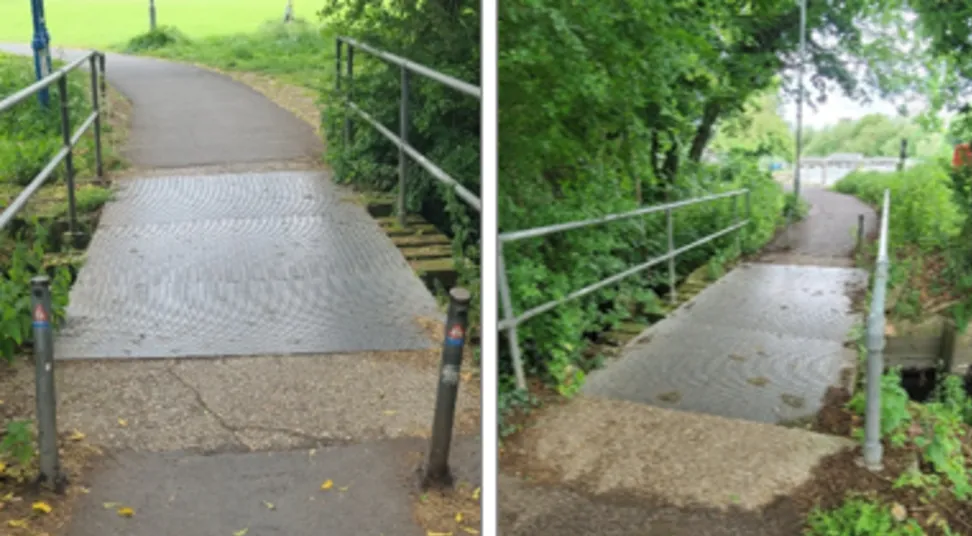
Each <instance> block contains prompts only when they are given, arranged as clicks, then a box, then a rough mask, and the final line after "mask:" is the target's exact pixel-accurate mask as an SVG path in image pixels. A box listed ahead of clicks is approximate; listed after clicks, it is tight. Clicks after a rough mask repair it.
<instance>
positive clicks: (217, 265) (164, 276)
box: [56, 172, 438, 359]
mask: <svg viewBox="0 0 972 536" xmlns="http://www.w3.org/2000/svg"><path fill="white" fill-rule="evenodd" d="M87 258H88V260H87V262H86V264H85V266H84V267H83V268H82V269H81V272H80V274H79V276H78V280H77V282H76V283H75V286H74V288H73V289H72V291H71V304H70V306H69V307H68V320H67V323H66V325H65V328H64V330H63V331H62V332H61V334H60V336H59V337H58V340H57V347H56V352H57V356H58V357H59V358H62V359H72V358H124V357H153V358H159V357H184V356H194V357H201V356H229V355H262V354H296V353H331V352H354V351H367V350H402V349H415V348H427V347H429V345H430V343H429V341H428V340H427V339H426V338H425V337H424V335H423V334H422V332H421V329H420V328H419V326H418V325H417V324H416V323H415V318H417V317H421V316H435V315H437V314H438V312H437V307H436V304H435V301H434V299H433V298H432V296H431V295H430V294H429V292H428V290H427V289H426V288H425V287H424V285H423V284H422V282H421V281H420V280H419V279H418V277H417V276H416V275H415V274H414V272H412V270H411V268H409V266H408V265H407V263H406V262H405V260H404V258H403V257H402V256H401V254H400V253H399V252H398V250H397V249H396V248H395V246H394V244H392V242H391V240H389V239H388V237H387V236H385V234H384V233H383V232H382V231H381V229H380V228H379V227H378V225H377V224H376V223H375V221H374V220H372V219H371V217H370V216H369V215H368V214H367V213H366V212H365V211H364V209H363V208H362V207H360V206H358V205H356V204H354V203H351V202H349V201H346V200H345V197H344V195H343V194H342V192H341V190H340V189H339V188H337V187H335V186H333V185H331V184H330V182H329V181H328V180H327V177H326V176H325V175H324V174H323V173H322V172H276V173H263V174H233V175H217V176H191V177H165V178H153V179H143V180H132V181H126V182H125V183H123V184H122V185H121V187H120V191H119V193H118V195H117V199H116V200H114V201H112V202H110V203H109V204H108V205H107V206H106V207H105V209H104V212H103V216H102V220H101V223H100V225H99V227H98V230H97V232H96V233H95V236H94V239H93V240H92V242H91V244H90V246H89V249H88V255H87Z"/></svg>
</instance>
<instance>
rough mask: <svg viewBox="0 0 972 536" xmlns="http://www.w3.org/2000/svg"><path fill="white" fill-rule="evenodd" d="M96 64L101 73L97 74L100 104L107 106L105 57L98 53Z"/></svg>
mask: <svg viewBox="0 0 972 536" xmlns="http://www.w3.org/2000/svg"><path fill="white" fill-rule="evenodd" d="M98 64H99V66H100V67H101V72H99V73H98V78H99V83H100V84H101V102H103V103H105V104H106V105H107V104H108V81H107V80H106V79H105V55H104V54H103V53H100V52H99V53H98Z"/></svg>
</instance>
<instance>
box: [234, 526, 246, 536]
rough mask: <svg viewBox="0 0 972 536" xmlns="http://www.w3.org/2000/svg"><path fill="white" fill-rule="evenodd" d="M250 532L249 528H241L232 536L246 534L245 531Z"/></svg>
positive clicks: (244, 535)
mask: <svg viewBox="0 0 972 536" xmlns="http://www.w3.org/2000/svg"><path fill="white" fill-rule="evenodd" d="M247 532H250V529H249V528H245V529H241V530H238V531H236V532H234V533H233V536H246V533H247Z"/></svg>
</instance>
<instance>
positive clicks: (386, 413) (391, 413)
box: [382, 409, 398, 415]
mask: <svg viewBox="0 0 972 536" xmlns="http://www.w3.org/2000/svg"><path fill="white" fill-rule="evenodd" d="M382 413H384V414H385V415H394V414H396V413H398V412H397V411H395V410H393V409H386V410H385V411H383V412H382Z"/></svg>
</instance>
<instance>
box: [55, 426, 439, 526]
mask: <svg viewBox="0 0 972 536" xmlns="http://www.w3.org/2000/svg"><path fill="white" fill-rule="evenodd" d="M423 447H424V445H423V444H422V442H416V441H415V440H400V441H395V442H383V443H373V444H370V443H361V444H358V445H353V446H343V447H333V448H323V449H318V450H316V451H314V452H313V453H311V452H310V451H308V450H293V451H288V452H260V453H225V454H217V455H211V456H200V455H193V454H189V453H179V452H172V453H156V454H152V453H133V452H128V453H122V454H118V455H116V456H113V457H112V458H111V459H110V460H107V461H106V462H105V463H104V465H103V467H102V468H101V469H100V470H99V472H98V473H96V474H94V475H92V476H91V477H90V489H91V492H90V493H89V494H87V495H85V496H84V497H83V498H82V499H81V503H80V504H79V508H78V512H77V514H76V517H75V518H74V523H72V525H71V529H70V530H69V532H68V535H69V536H112V535H119V536H121V535H125V536H142V535H144V536H150V535H151V536H167V535H172V536H177V535H178V536H181V535H187V534H200V535H201V534H214V535H215V534H225V535H232V534H234V533H240V531H244V530H245V531H246V534H253V535H271V534H281V535H284V534H285V535H288V536H291V535H292V536H301V535H307V536H312V535H313V536H318V535H321V534H328V535H335V536H359V535H362V534H375V535H378V534H387V535H393V534H394V535H402V536H408V535H415V536H419V535H421V534H423V531H421V530H420V529H419V528H418V527H417V526H416V525H415V524H414V523H411V522H408V521H409V520H410V518H411V510H412V499H411V498H410V494H411V493H413V492H414V491H415V487H414V484H415V480H414V476H415V475H414V472H413V471H414V470H415V467H411V466H410V465H409V463H408V459H409V454H410V453H411V452H421V451H422V449H423ZM327 480H331V481H332V483H333V487H331V488H330V489H328V490H322V489H321V485H322V483H324V482H325V481H327ZM390 487H397V488H398V489H397V492H394V493H389V488H390ZM377 496H380V497H381V498H382V500H381V504H380V505H379V504H376V503H375V499H374V498H375V497H377ZM105 503H115V504H117V505H119V506H127V507H130V508H133V509H134V510H135V516H134V517H132V518H123V517H121V516H119V515H118V514H117V513H116V510H117V508H118V506H115V507H113V508H106V507H104V504H105ZM379 509H380V510H382V511H383V513H382V515H375V510H379Z"/></svg>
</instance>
